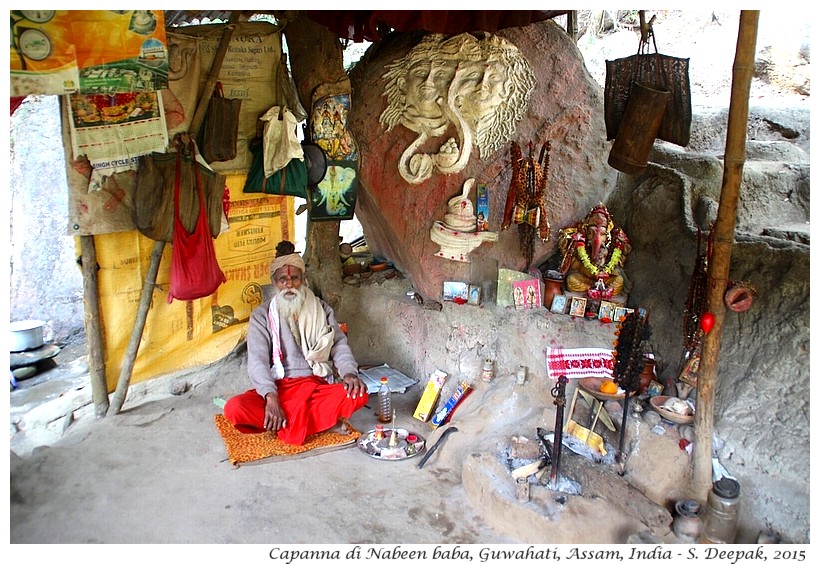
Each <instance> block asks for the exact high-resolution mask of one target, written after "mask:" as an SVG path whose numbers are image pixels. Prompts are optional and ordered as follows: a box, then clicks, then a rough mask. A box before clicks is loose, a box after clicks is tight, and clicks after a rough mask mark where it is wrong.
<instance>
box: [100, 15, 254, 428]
mask: <svg viewBox="0 0 820 564" xmlns="http://www.w3.org/2000/svg"><path fill="white" fill-rule="evenodd" d="M238 20H239V12H231V16H230V19H229V23H228V24H227V25H226V26H225V30H224V31H223V32H222V38H221V39H220V41H219V47H217V50H216V54H215V55H214V61H213V63H212V65H211V70H210V71H209V73H208V78H207V80H206V81H205V90H204V91H203V93H202V96H201V97H200V99H199V102H198V104H197V107H196V111H195V112H194V117H193V119H192V120H191V126H190V127H189V129H188V132H189V133H190V135H191V136H193V137H194V138H196V135H197V133H199V128H200V127H201V126H202V122H203V120H204V119H205V111H206V110H207V108H208V102H210V100H211V96H212V95H213V91H214V84H216V81H217V79H218V78H219V71H220V69H221V68H222V61H223V60H224V59H225V54H226V53H227V52H228V45H229V44H230V42H231V37H232V36H233V31H234V29H235V28H236V23H237V21H238ZM164 251H165V241H156V242H155V243H154V249H153V251H151V262H150V264H149V265H148V272H147V273H146V275H145V283H144V284H143V286H142V295H141V296H140V303H139V307H138V308H137V317H136V318H135V319H134V327H133V329H132V330H131V338H130V339H129V341H128V347H127V349H126V351H125V358H124V360H123V364H122V367H121V369H120V377H119V379H118V380H117V389H116V390H115V391H114V395H113V396H112V398H111V405H110V406H109V408H108V411H109V412H110V413H113V414H117V413H119V412H120V410H121V409H122V404H123V403H125V396H126V394H127V393H128V386H129V385H130V383H131V373H132V372H133V370H134V363H135V362H136V359H137V352H138V351H139V345H140V341H141V340H142V333H143V331H144V329H145V320H146V318H147V317H148V309H149V308H150V306H151V299H152V297H153V294H154V285H155V284H156V281H157V272H158V271H159V263H160V260H161V259H162V253H163V252H164Z"/></svg>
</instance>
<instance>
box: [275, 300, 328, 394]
mask: <svg viewBox="0 0 820 564" xmlns="http://www.w3.org/2000/svg"><path fill="white" fill-rule="evenodd" d="M303 289H304V291H305V303H304V305H303V306H302V309H301V311H300V312H299V318H298V320H297V325H298V327H299V341H300V342H301V343H302V353H303V354H304V355H305V360H307V361H308V364H309V365H310V367H311V368H312V369H313V373H314V374H315V375H316V376H321V377H323V378H327V377H328V376H331V375H332V374H333V366H332V364H331V361H330V349H331V348H332V347H333V340H334V338H333V328H332V327H331V326H330V325H329V324H328V322H327V316H326V315H325V311H324V308H323V307H322V302H321V301H320V300H319V298H317V297H316V294H314V293H313V291H311V289H310V288H308V287H307V286H304V287H303ZM268 328H269V329H270V332H271V349H272V358H271V360H272V361H273V374H274V378H275V379H277V380H279V379H281V378H284V376H285V369H284V367H283V366H282V343H281V341H280V339H279V307H278V297H274V298H273V299H272V300H271V302H270V307H269V308H268Z"/></svg>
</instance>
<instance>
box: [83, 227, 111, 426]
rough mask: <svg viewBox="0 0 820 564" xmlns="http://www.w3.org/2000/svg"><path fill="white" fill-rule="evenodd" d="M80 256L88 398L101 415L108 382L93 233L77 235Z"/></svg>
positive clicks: (103, 414) (102, 415)
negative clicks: (88, 382)
mask: <svg viewBox="0 0 820 564" xmlns="http://www.w3.org/2000/svg"><path fill="white" fill-rule="evenodd" d="M80 257H81V258H82V268H83V306H84V307H83V309H84V314H83V315H84V322H85V335H86V351H87V352H88V373H89V375H90V377H91V398H92V400H93V401H94V415H95V416H96V417H105V414H106V412H107V411H108V384H107V383H106V381H105V358H104V355H103V353H102V351H103V343H102V331H101V329H100V297H99V285H98V283H97V248H96V247H95V245H94V236H93V235H82V236H80Z"/></svg>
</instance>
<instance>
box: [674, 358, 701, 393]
mask: <svg viewBox="0 0 820 564" xmlns="http://www.w3.org/2000/svg"><path fill="white" fill-rule="evenodd" d="M699 367H700V357H699V356H698V355H695V356H693V357H692V358H690V359H689V360H688V361H687V362H686V366H684V367H683V372H681V374H680V376H679V377H678V380H680V381H681V382H683V383H684V384H689V385H690V386H697V385H698V368H699Z"/></svg>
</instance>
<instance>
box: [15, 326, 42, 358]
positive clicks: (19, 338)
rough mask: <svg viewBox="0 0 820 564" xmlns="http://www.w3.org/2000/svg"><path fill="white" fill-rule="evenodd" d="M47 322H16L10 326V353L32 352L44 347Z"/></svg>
mask: <svg viewBox="0 0 820 564" xmlns="http://www.w3.org/2000/svg"><path fill="white" fill-rule="evenodd" d="M45 324H46V322H45V321H37V320H28V321H15V322H13V323H11V324H10V325H9V349H10V352H20V351H30V350H32V349H38V348H40V347H42V346H43V327H44V326H45Z"/></svg>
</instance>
